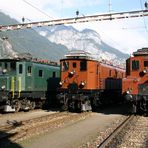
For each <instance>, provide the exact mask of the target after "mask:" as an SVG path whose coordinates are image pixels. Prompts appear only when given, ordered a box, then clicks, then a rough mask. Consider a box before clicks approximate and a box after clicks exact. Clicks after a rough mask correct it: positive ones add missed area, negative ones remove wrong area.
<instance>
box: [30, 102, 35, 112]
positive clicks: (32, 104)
mask: <svg viewBox="0 0 148 148" xmlns="http://www.w3.org/2000/svg"><path fill="white" fill-rule="evenodd" d="M30 109H31V110H34V109H35V102H34V101H33V102H31V104H30Z"/></svg>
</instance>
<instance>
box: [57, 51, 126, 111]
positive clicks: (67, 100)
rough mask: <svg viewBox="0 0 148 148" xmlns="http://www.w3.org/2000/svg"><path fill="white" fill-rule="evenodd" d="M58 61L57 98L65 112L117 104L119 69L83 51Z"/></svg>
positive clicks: (120, 82) (72, 52) (72, 53)
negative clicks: (59, 67)
mask: <svg viewBox="0 0 148 148" xmlns="http://www.w3.org/2000/svg"><path fill="white" fill-rule="evenodd" d="M66 57H67V58H65V59H61V60H60V64H61V81H60V88H59V94H58V96H57V98H58V99H59V101H60V103H61V105H62V108H63V109H64V110H71V111H89V110H92V109H94V108H97V107H98V106H99V105H101V104H104V103H105V104H108V103H113V102H119V100H120V99H119V96H120V95H121V94H122V93H121V92H122V78H123V77H124V76H125V71H124V70H123V69H121V68H117V67H115V66H112V65H109V64H106V63H103V62H99V61H97V60H95V59H93V58H92V57H91V56H90V55H89V53H87V52H84V51H78V50H77V51H71V52H70V54H68V55H66Z"/></svg>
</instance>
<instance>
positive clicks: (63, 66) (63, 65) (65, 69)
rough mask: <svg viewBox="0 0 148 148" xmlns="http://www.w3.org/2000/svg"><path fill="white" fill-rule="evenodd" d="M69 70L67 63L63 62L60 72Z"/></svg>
mask: <svg viewBox="0 0 148 148" xmlns="http://www.w3.org/2000/svg"><path fill="white" fill-rule="evenodd" d="M68 69H69V62H66V61H64V62H63V63H62V71H67V70H68Z"/></svg>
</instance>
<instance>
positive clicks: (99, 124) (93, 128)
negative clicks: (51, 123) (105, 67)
mask: <svg viewBox="0 0 148 148" xmlns="http://www.w3.org/2000/svg"><path fill="white" fill-rule="evenodd" d="M121 116H123V115H119V114H103V113H93V115H92V116H91V117H89V118H86V119H85V120H82V121H79V122H77V123H75V124H72V125H68V126H66V127H63V128H61V129H58V130H55V131H53V132H51V133H46V134H44V135H40V136H36V137H34V138H31V139H29V140H26V141H23V142H22V143H20V144H19V145H20V146H22V147H23V148H59V147H60V148H76V147H80V146H81V145H82V144H84V143H85V144H86V143H87V141H89V140H90V139H94V138H95V137H96V135H97V134H98V132H99V131H102V130H105V129H106V128H107V127H109V126H110V125H111V123H113V122H114V121H115V120H118V119H119V118H120V117H121Z"/></svg>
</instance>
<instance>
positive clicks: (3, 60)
mask: <svg viewBox="0 0 148 148" xmlns="http://www.w3.org/2000/svg"><path fill="white" fill-rule="evenodd" d="M11 61H16V62H17V61H22V62H23V61H26V62H34V63H40V64H46V65H54V66H55V65H58V63H57V62H53V61H48V60H38V59H18V58H14V59H9V58H7V59H0V62H11Z"/></svg>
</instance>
